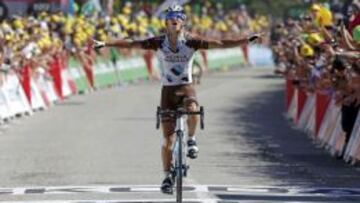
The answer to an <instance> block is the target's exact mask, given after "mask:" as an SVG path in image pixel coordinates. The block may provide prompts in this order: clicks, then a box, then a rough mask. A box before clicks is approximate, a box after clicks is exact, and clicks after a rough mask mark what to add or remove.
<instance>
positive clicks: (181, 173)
mask: <svg viewBox="0 0 360 203" xmlns="http://www.w3.org/2000/svg"><path fill="white" fill-rule="evenodd" d="M162 115H166V116H170V117H172V118H176V127H175V134H176V139H175V143H174V145H173V148H172V156H173V159H172V167H171V170H170V174H171V176H172V178H173V182H174V181H175V183H176V202H177V203H181V202H182V185H183V177H186V176H187V173H188V170H189V168H190V167H189V165H187V164H186V156H185V152H186V143H185V139H184V135H185V116H187V115H200V128H201V129H202V130H203V129H204V107H203V106H201V107H200V111H196V112H188V111H185V110H184V109H183V108H178V109H177V110H163V109H161V108H160V107H157V112H156V129H159V128H160V117H161V116H162Z"/></svg>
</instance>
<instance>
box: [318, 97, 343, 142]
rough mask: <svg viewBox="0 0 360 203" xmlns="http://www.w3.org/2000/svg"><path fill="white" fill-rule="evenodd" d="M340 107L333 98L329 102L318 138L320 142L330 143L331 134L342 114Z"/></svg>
mask: <svg viewBox="0 0 360 203" xmlns="http://www.w3.org/2000/svg"><path fill="white" fill-rule="evenodd" d="M340 114H341V112H340V107H338V106H336V105H335V100H334V99H332V100H331V101H330V103H329V107H328V108H327V110H326V112H325V115H324V119H323V123H322V125H321V126H320V129H319V134H318V138H319V140H320V143H321V144H323V145H324V146H325V145H329V142H330V141H329V140H330V139H331V135H332V134H333V131H334V130H335V127H336V122H337V120H338V117H339V116H341V115H340Z"/></svg>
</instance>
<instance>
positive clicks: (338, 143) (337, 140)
mask: <svg viewBox="0 0 360 203" xmlns="http://www.w3.org/2000/svg"><path fill="white" fill-rule="evenodd" d="M333 125H334V126H335V128H334V130H333V132H332V134H331V137H330V140H329V147H330V149H329V150H330V153H331V155H333V156H334V155H337V154H341V152H342V150H343V147H344V144H345V134H346V133H345V132H344V131H343V129H342V126H341V113H339V114H338V116H337V119H336V122H335V123H333Z"/></svg>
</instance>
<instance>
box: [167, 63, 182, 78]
mask: <svg viewBox="0 0 360 203" xmlns="http://www.w3.org/2000/svg"><path fill="white" fill-rule="evenodd" d="M184 70H185V68H184V67H183V66H181V65H175V66H173V67H172V68H171V69H170V71H171V72H172V73H173V74H174V75H176V76H179V75H181V74H182V73H183V72H184Z"/></svg>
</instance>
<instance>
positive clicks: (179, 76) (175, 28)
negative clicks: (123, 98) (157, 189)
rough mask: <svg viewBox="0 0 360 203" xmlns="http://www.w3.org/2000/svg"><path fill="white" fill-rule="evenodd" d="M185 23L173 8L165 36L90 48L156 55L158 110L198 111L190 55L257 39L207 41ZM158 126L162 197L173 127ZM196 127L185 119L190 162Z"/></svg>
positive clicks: (167, 122) (167, 189)
mask: <svg viewBox="0 0 360 203" xmlns="http://www.w3.org/2000/svg"><path fill="white" fill-rule="evenodd" d="M185 21H186V15H185V13H184V11H183V8H182V7H181V6H179V5H173V6H171V7H170V8H169V9H168V10H167V14H166V32H165V33H164V34H163V35H160V36H156V37H152V38H149V39H145V40H138V41H136V40H114V41H107V42H99V41H96V40H94V47H95V48H101V47H119V48H139V49H152V50H155V51H157V54H158V56H159V60H160V63H162V66H163V70H162V74H161V82H162V90H161V104H160V107H161V108H162V109H168V110H176V109H177V107H179V106H180V105H184V108H186V110H187V111H190V112H194V111H197V110H198V102H197V99H196V93H195V89H194V87H193V84H192V71H191V69H192V63H193V56H194V53H195V52H196V51H197V50H199V49H211V48H231V47H238V46H240V45H243V44H247V43H249V42H253V41H257V40H259V39H260V38H261V37H260V35H259V34H255V35H251V36H249V37H247V38H240V39H221V40H208V39H204V38H202V37H199V36H192V35H190V34H187V32H185V29H184V26H185ZM161 123H162V130H163V136H164V141H163V144H162V149H161V157H162V162H163V169H164V173H165V178H164V180H163V182H162V185H161V190H162V192H164V193H172V190H173V182H172V178H171V174H170V167H171V161H172V144H173V140H174V139H173V138H174V129H175V126H176V123H175V119H173V118H170V117H166V116H163V117H162V119H161ZM197 123H198V116H196V115H194V116H188V120H187V125H188V141H187V145H188V156H189V157H190V158H192V159H195V158H196V157H197V154H198V152H199V149H198V147H197V144H196V141H195V129H196V125H197Z"/></svg>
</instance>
